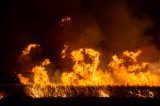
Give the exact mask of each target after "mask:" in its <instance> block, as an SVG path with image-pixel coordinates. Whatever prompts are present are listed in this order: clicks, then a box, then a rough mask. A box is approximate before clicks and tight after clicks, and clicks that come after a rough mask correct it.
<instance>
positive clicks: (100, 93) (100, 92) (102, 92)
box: [99, 90, 110, 97]
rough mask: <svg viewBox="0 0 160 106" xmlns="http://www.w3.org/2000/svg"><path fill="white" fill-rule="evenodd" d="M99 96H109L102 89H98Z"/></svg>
mask: <svg viewBox="0 0 160 106" xmlns="http://www.w3.org/2000/svg"><path fill="white" fill-rule="evenodd" d="M99 97H110V95H109V94H108V93H107V92H104V91H102V90H100V91H99Z"/></svg>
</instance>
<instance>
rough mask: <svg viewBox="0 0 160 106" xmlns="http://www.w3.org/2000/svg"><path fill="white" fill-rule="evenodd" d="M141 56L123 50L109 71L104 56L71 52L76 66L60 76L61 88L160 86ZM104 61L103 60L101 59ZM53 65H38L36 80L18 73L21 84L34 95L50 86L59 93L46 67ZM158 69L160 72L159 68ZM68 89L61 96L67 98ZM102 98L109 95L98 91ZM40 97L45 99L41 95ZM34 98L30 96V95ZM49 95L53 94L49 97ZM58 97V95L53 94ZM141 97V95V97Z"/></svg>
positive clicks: (87, 50)
mask: <svg viewBox="0 0 160 106" xmlns="http://www.w3.org/2000/svg"><path fill="white" fill-rule="evenodd" d="M32 47H33V48H34V47H36V46H35V45H33V46H30V47H29V48H27V49H25V50H24V52H23V54H24V55H26V54H29V51H30V50H31V48H32ZM67 49H68V45H65V46H64V49H63V50H62V58H63V59H64V58H65V57H66V56H67V53H66V50H67ZM141 53H142V51H141V50H138V51H136V52H133V51H124V52H123V53H122V54H121V55H113V56H112V59H111V61H110V62H109V63H108V64H106V67H107V68H106V69H102V68H101V67H100V64H101V61H100V56H101V54H100V53H99V52H98V51H96V50H94V49H92V48H80V49H76V50H73V51H71V53H70V54H71V57H70V58H71V60H72V61H73V62H74V65H73V67H72V68H70V70H72V71H71V72H63V73H61V76H60V77H61V85H62V86H76V87H77V86H160V78H159V76H158V75H157V74H155V72H154V71H155V70H151V68H149V64H150V63H148V62H141V61H140V60H138V57H139V56H140V54H141ZM102 58H103V57H102ZM49 64H50V61H49V59H45V60H44V61H43V62H41V63H40V65H36V66H34V67H33V68H32V69H31V71H30V72H31V73H32V74H33V77H32V78H31V79H30V78H26V77H24V76H23V75H22V74H18V78H19V79H20V82H21V83H22V84H25V85H32V89H30V90H31V91H32V92H34V93H35V92H39V93H40V92H41V93H42V91H39V88H37V86H38V87H40V88H41V89H44V91H45V92H47V93H48V92H49V90H48V88H47V86H52V87H53V89H54V91H53V92H57V90H58V88H56V87H57V86H59V85H56V84H55V83H56V82H50V80H49V75H48V73H47V70H46V68H45V67H46V66H47V65H49ZM156 70H159V69H156ZM153 72H154V73H153ZM65 92H66V91H65V90H64V91H63V92H62V93H61V94H59V93H58V95H60V96H64V97H66V94H65ZM98 92H99V96H102V97H109V95H108V93H105V92H104V91H103V90H100V91H98ZM34 93H32V94H34ZM41 93H40V94H39V95H41V96H42V94H41ZM30 95H31V94H30ZM34 95H36V96H35V97H37V93H36V94H34ZM48 95H50V94H48ZM54 95H55V94H54ZM41 96H40V97H41ZM140 96H141V95H140Z"/></svg>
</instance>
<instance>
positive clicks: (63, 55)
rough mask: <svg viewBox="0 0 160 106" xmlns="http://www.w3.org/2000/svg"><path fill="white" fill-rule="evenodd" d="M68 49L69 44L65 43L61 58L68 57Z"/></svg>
mask: <svg viewBox="0 0 160 106" xmlns="http://www.w3.org/2000/svg"><path fill="white" fill-rule="evenodd" d="M67 49H68V45H66V44H65V45H64V49H63V50H62V52H61V55H62V56H61V58H63V59H64V58H65V57H66V51H67Z"/></svg>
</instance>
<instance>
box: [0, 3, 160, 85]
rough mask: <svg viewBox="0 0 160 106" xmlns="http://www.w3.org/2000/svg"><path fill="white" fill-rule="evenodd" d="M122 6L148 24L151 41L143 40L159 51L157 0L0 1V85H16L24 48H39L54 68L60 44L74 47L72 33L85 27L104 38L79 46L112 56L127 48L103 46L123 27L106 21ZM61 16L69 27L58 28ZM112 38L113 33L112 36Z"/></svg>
mask: <svg viewBox="0 0 160 106" xmlns="http://www.w3.org/2000/svg"><path fill="white" fill-rule="evenodd" d="M122 4H123V5H124V4H125V5H126V8H127V9H128V10H129V11H130V13H131V16H132V17H134V18H135V19H136V20H141V19H143V18H144V17H145V18H146V17H147V19H148V20H149V21H151V22H152V25H149V27H147V28H145V30H143V33H144V36H145V38H148V37H151V38H152V39H151V40H147V42H149V44H153V45H155V47H156V48H157V49H158V50H159V49H160V1H159V0H10V1H8V0H6V1H5V0H4V1H2V0H1V3H0V5H1V6H0V12H1V16H0V27H1V28H0V29H1V30H0V37H1V38H0V48H1V52H0V60H1V65H0V66H1V68H0V83H1V84H8V83H18V81H17V78H16V74H15V72H16V70H17V68H16V67H18V65H19V64H18V63H17V57H18V56H19V55H20V53H21V51H22V50H23V48H24V47H25V46H26V45H27V44H29V43H38V44H40V45H41V48H42V55H41V58H44V57H47V58H50V59H51V60H52V61H53V62H54V63H56V64H57V66H58V64H60V60H59V55H60V54H59V53H60V51H61V49H62V47H63V45H64V43H66V42H71V43H72V42H73V44H74V43H75V42H77V41H78V39H79V37H80V35H78V34H76V33H82V32H83V30H85V29H86V28H87V27H88V26H91V28H92V26H96V25H98V31H99V29H100V32H103V34H102V35H105V36H103V37H99V36H98V37H97V36H95V39H92V36H88V37H87V38H86V39H89V40H87V41H86V42H89V43H84V45H83V46H89V47H90V46H91V47H92V46H93V45H94V47H95V46H96V47H98V48H101V49H105V50H110V51H114V52H117V51H120V50H123V49H128V48H130V46H126V47H124V48H121V49H119V50H118V49H112V47H113V48H115V47H117V45H118V44H117V45H116V44H115V45H114V46H109V45H110V44H109V43H108V45H107V43H105V42H106V41H110V40H112V37H110V36H109V34H111V35H112V34H113V33H114V30H115V31H117V30H118V29H119V28H120V27H115V26H118V25H119V26H120V25H121V24H122V25H121V26H122V27H123V21H124V20H123V16H122V17H120V18H121V19H120V20H119V21H115V20H117V19H119V18H118V17H116V19H115V20H114V19H113V18H110V14H112V12H110V11H112V7H116V6H119V5H122ZM120 7H121V6H120ZM122 7H123V6H122ZM113 10H114V9H113ZM117 10H118V9H115V11H117ZM115 11H114V12H115ZM115 14H120V15H115ZM115 14H114V15H112V16H111V17H113V16H121V14H125V12H122V13H121V11H120V12H115ZM64 16H71V17H72V24H69V25H68V24H67V25H65V26H64V27H60V26H59V24H58V22H59V20H60V19H61V18H62V17H64ZM124 16H125V15H124ZM91 17H92V18H91ZM91 20H93V21H91ZM121 20H122V22H121ZM95 22H96V25H95ZM136 22H137V21H136ZM147 22H148V21H147ZM117 23H119V24H117ZM92 24H93V25H92ZM133 24H134V23H133ZM136 25H137V24H136ZM110 26H111V27H110ZM95 28H97V27H95ZM110 28H111V29H112V30H113V31H111V32H110V33H108V32H109V31H106V29H108V30H110ZM73 30H74V31H73ZM126 30H127V29H126ZM117 32H118V31H117ZM115 34H116V33H114V34H113V35H115ZM106 35H108V36H106ZM115 36H120V35H115ZM128 36H130V35H128ZM84 39H85V38H84ZM90 39H92V40H90ZM96 39H97V40H96ZM127 39H128V38H127ZM141 45H143V46H144V45H148V43H142V44H141ZM141 45H136V46H131V48H134V47H140V46H141ZM116 50H117V51H116ZM17 71H18V70H17Z"/></svg>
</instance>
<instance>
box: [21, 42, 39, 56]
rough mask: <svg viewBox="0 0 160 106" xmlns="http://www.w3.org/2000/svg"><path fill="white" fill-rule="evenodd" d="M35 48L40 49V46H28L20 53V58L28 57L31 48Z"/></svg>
mask: <svg viewBox="0 0 160 106" xmlns="http://www.w3.org/2000/svg"><path fill="white" fill-rule="evenodd" d="M37 47H40V45H38V44H29V45H28V46H27V47H26V48H25V49H24V50H23V51H22V54H21V55H22V56H27V55H29V53H30V51H31V50H32V49H33V48H37Z"/></svg>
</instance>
